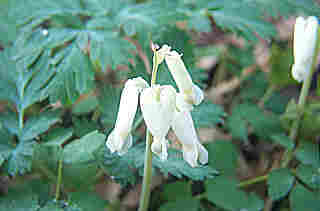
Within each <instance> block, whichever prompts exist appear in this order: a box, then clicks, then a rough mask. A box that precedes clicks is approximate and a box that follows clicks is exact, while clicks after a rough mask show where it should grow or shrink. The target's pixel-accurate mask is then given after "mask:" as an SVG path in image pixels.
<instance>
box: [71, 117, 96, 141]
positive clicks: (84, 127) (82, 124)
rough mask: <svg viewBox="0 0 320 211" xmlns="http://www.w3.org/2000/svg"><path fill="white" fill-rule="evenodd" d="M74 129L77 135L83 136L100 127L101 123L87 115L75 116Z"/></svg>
mask: <svg viewBox="0 0 320 211" xmlns="http://www.w3.org/2000/svg"><path fill="white" fill-rule="evenodd" d="M72 123H73V126H74V127H73V130H74V133H75V135H76V136H78V137H82V136H84V135H86V134H88V133H90V132H92V131H94V130H98V129H99V125H98V123H97V122H95V121H93V120H90V119H88V118H86V117H82V118H81V117H73V118H72Z"/></svg>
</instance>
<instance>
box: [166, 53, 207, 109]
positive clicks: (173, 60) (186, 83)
mask: <svg viewBox="0 0 320 211" xmlns="http://www.w3.org/2000/svg"><path fill="white" fill-rule="evenodd" d="M165 60H166V63H167V65H168V68H169V70H170V72H171V74H172V76H173V78H174V80H175V82H176V84H177V86H178V88H179V91H180V94H181V96H182V97H183V99H184V101H185V102H186V103H188V104H190V105H191V107H192V105H199V104H200V103H201V102H202V100H203V92H202V90H201V89H200V88H199V87H198V86H197V85H195V84H194V83H193V82H192V79H191V77H190V74H189V73H188V71H187V68H186V67H185V65H184V63H183V61H182V59H181V55H180V54H178V52H176V51H171V52H169V53H167V55H166V56H165Z"/></svg>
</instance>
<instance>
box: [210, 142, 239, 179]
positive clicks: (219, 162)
mask: <svg viewBox="0 0 320 211" xmlns="http://www.w3.org/2000/svg"><path fill="white" fill-rule="evenodd" d="M206 147H207V149H208V153H209V166H211V167H214V168H215V169H217V170H218V171H219V173H220V174H222V175H229V176H232V175H235V173H236V170H237V160H238V152H237V149H236V147H235V146H234V145H233V144H232V142H230V141H226V140H215V141H214V142H213V143H210V144H208V145H206ZM226 152H227V154H226Z"/></svg>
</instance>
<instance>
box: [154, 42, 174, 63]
mask: <svg viewBox="0 0 320 211" xmlns="http://www.w3.org/2000/svg"><path fill="white" fill-rule="evenodd" d="M170 50H171V47H170V46H168V45H166V44H165V45H163V46H162V47H161V48H160V49H159V50H158V51H157V56H158V57H157V59H158V60H157V62H158V64H161V63H162V62H163V60H164V58H165V57H166V56H167V55H168V54H169V53H170Z"/></svg>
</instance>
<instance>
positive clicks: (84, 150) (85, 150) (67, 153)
mask: <svg viewBox="0 0 320 211" xmlns="http://www.w3.org/2000/svg"><path fill="white" fill-rule="evenodd" d="M105 139H106V136H105V135H103V134H101V133H99V132H98V131H93V132H91V133H89V134H87V135H85V136H83V137H82V138H81V139H76V140H74V141H72V142H71V143H70V144H68V145H66V146H65V147H64V149H63V154H64V156H63V160H64V162H65V163H66V164H72V163H83V162H88V161H92V160H94V159H95V158H94V156H93V153H94V152H95V151H96V150H98V149H99V148H100V147H101V146H102V145H104V142H105Z"/></svg>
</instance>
